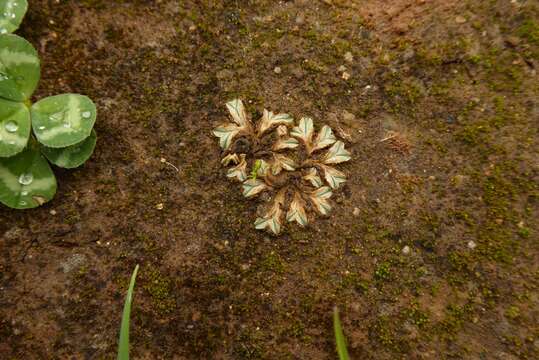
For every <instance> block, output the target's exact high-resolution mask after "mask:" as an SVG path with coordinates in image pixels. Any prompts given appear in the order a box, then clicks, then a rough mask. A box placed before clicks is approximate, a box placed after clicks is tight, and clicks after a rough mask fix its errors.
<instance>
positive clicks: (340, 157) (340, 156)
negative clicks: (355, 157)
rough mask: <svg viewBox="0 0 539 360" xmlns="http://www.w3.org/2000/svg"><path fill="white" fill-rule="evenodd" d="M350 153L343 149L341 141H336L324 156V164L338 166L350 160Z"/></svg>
mask: <svg viewBox="0 0 539 360" xmlns="http://www.w3.org/2000/svg"><path fill="white" fill-rule="evenodd" d="M350 158H351V157H350V152H349V151H348V150H346V149H345V148H344V143H343V142H342V141H337V142H336V143H335V144H333V146H332V147H331V148H330V149H329V150H328V152H327V153H326V154H325V155H324V158H323V159H322V161H323V162H324V164H340V163H342V162H345V161H348V160H350Z"/></svg>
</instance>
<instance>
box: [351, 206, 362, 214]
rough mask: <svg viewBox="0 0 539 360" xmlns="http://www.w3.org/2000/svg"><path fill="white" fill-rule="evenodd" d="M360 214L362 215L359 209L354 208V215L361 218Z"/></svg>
mask: <svg viewBox="0 0 539 360" xmlns="http://www.w3.org/2000/svg"><path fill="white" fill-rule="evenodd" d="M359 213H360V211H359V208H357V207H355V208H354V211H353V212H352V214H353V215H354V216H359Z"/></svg>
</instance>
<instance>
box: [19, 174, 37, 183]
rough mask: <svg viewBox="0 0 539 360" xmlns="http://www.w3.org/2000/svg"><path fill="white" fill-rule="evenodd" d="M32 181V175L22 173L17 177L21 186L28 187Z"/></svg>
mask: <svg viewBox="0 0 539 360" xmlns="http://www.w3.org/2000/svg"><path fill="white" fill-rule="evenodd" d="M32 181H34V175H32V173H22V174H21V176H19V183H20V184H21V185H30V184H31V183H32Z"/></svg>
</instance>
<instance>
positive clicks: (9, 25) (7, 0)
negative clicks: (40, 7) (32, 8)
mask: <svg viewBox="0 0 539 360" xmlns="http://www.w3.org/2000/svg"><path fill="white" fill-rule="evenodd" d="M27 8H28V3H27V1H26V0H0V34H9V33H12V32H14V31H15V30H17V29H18V28H19V26H20V25H21V22H22V19H23V17H24V14H26V9H27Z"/></svg>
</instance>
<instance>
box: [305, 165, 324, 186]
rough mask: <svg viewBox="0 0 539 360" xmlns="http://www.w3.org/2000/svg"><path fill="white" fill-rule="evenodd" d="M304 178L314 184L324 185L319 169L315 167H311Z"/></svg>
mask: <svg viewBox="0 0 539 360" xmlns="http://www.w3.org/2000/svg"><path fill="white" fill-rule="evenodd" d="M303 179H305V180H307V181H309V182H310V183H311V184H312V186H314V187H316V188H319V187H320V186H322V179H320V176H318V171H317V170H316V169H315V168H309V169H308V170H307V174H305V175H304V176H303Z"/></svg>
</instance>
